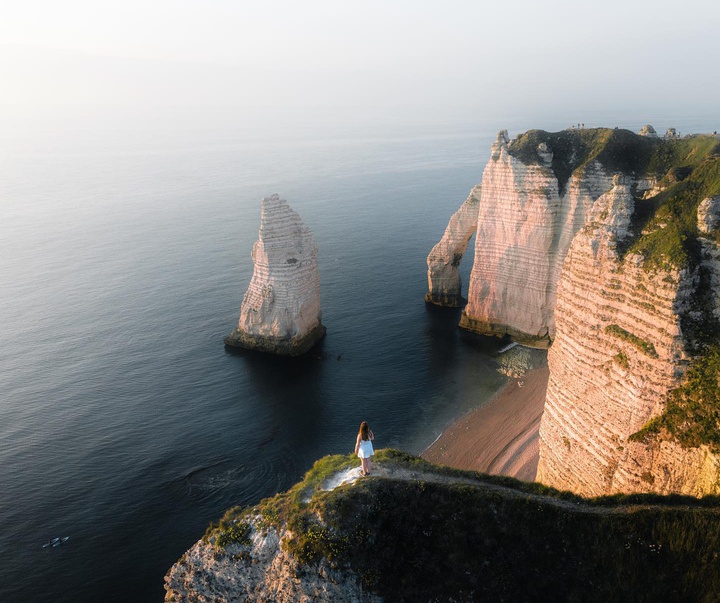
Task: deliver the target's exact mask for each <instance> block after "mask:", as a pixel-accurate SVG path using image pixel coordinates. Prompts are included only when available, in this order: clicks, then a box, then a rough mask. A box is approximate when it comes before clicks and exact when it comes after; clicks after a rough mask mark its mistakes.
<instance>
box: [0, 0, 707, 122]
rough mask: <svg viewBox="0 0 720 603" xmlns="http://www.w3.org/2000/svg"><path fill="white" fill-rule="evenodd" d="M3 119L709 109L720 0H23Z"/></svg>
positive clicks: (1, 29) (0, 30) (9, 21)
mask: <svg viewBox="0 0 720 603" xmlns="http://www.w3.org/2000/svg"><path fill="white" fill-rule="evenodd" d="M0 15H1V18H0V82H2V85H1V87H0V108H2V110H3V113H4V114H5V116H7V115H15V114H16V115H18V116H21V115H31V114H33V113H34V112H38V113H49V114H53V113H56V112H60V113H61V112H63V111H83V110H88V111H90V110H94V111H102V110H105V109H106V108H113V107H130V108H137V109H142V110H148V111H164V110H171V109H172V108H193V109H197V110H201V109H203V108H204V109H207V108H224V109H230V110H233V111H236V112H246V113H247V115H254V114H256V113H257V114H258V115H264V114H265V113H266V112H268V111H270V112H272V111H286V112H290V113H295V114H302V113H303V112H306V111H307V112H319V113H322V112H324V111H327V112H333V111H339V112H346V113H347V112H349V113H356V114H357V115H359V116H361V115H362V114H363V113H365V112H367V113H368V114H371V113H373V112H374V111H383V110H386V109H387V110H390V111H395V112H396V113H397V114H403V115H406V114H407V115H418V116H425V117H429V116H432V115H433V114H434V113H436V112H437V113H438V114H443V115H458V116H462V117H465V116H468V117H469V116H472V115H486V114H508V113H513V112H527V113H529V114H531V113H534V112H539V113H542V112H551V111H559V112H562V111H570V112H573V114H578V113H579V114H582V113H583V112H593V111H594V112H597V111H603V110H607V111H615V112H622V111H632V112H635V113H637V112H639V111H640V112H641V111H646V112H647V113H649V114H655V115H657V114H672V113H673V112H677V113H682V114H690V115H692V114H693V113H696V112H701V113H702V112H704V113H705V114H710V115H712V114H715V113H717V107H718V104H719V103H718V99H719V98H720V77H718V68H717V65H718V63H719V62H720V2H717V1H715V0H684V1H683V2H677V1H673V2H667V1H664V0H660V1H653V2H651V1H646V0H642V1H633V0H625V1H618V0H604V1H602V2H592V3H589V2H583V1H582V0H575V1H545V2H544V1H542V0H534V1H533V0H519V1H515V2H512V1H501V0H497V1H495V2H485V1H482V0H474V1H472V0H442V1H439V0H438V1H434V2H431V1H423V0H395V1H393V0H385V1H376V0H362V1H356V0H332V1H329V0H327V1H326V0H304V1H299V0H262V1H255V0H249V1H243V0H233V1H230V0H204V1H200V0H197V1H194V2H190V1H187V0H172V1H170V0H143V1H141V2H140V1H137V0H122V1H121V2H116V1H104V0H62V1H58V0H53V1H35V0H23V1H22V2H20V1H15V2H11V1H9V0H5V1H4V2H3V8H2V11H0Z"/></svg>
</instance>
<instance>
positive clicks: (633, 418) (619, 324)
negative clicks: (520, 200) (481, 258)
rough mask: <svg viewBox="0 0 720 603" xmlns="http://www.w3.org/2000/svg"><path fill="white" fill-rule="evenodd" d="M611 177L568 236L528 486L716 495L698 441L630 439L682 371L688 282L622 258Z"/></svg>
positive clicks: (621, 202) (624, 227) (714, 463)
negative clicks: (585, 219) (584, 220)
mask: <svg viewBox="0 0 720 603" xmlns="http://www.w3.org/2000/svg"><path fill="white" fill-rule="evenodd" d="M628 184H629V181H628V180H627V179H623V178H619V177H616V179H615V185H614V187H613V189H612V190H611V191H609V192H608V193H606V194H605V195H603V196H602V197H600V198H599V199H598V200H597V202H596V203H595V206H594V208H593V210H592V212H591V215H590V218H589V223H588V225H587V226H585V227H584V228H583V229H582V230H581V231H580V232H579V233H578V234H577V236H576V237H575V239H574V240H573V243H572V245H571V247H570V250H569V252H568V254H567V257H566V258H565V262H564V265H563V269H562V273H561V276H560V281H559V284H558V290H557V306H556V309H555V320H556V324H557V337H556V339H555V341H554V343H553V345H552V347H551V348H550V351H549V354H548V365H549V368H550V380H549V383H548V390H547V398H546V401H545V409H544V413H543V417H542V420H541V424H540V461H539V465H538V473H537V480H538V481H541V482H543V483H546V484H548V485H552V486H554V487H556V488H559V489H565V490H572V491H574V492H577V493H579V494H583V495H586V496H599V495H604V494H612V493H617V492H659V493H670V492H681V493H686V494H694V495H701V494H707V493H715V492H716V491H717V471H718V468H719V465H718V459H717V457H716V456H715V455H713V454H711V453H710V452H709V450H708V448H707V447H706V446H701V447H699V448H682V447H681V446H680V445H679V444H676V443H674V442H669V441H660V442H655V443H653V444H651V445H646V444H643V443H638V442H634V441H630V440H629V439H628V438H629V436H630V435H631V434H633V433H635V432H637V431H639V430H640V429H641V428H642V427H643V426H644V425H645V424H646V423H647V422H648V420H650V419H651V418H652V417H654V416H657V415H658V414H660V412H661V410H662V404H663V401H664V399H665V396H666V394H667V392H668V391H669V390H670V389H672V388H673V387H676V386H678V385H679V384H680V382H681V380H682V377H683V375H684V371H685V368H686V365H687V362H686V357H685V353H684V348H685V341H684V339H683V333H682V329H681V325H680V317H679V315H680V314H681V313H682V312H684V311H687V310H688V307H686V306H687V304H688V303H689V299H690V296H691V293H692V290H693V288H694V286H695V284H696V283H695V279H694V275H693V274H691V273H689V272H687V271H678V270H673V269H667V270H653V271H647V270H644V269H643V258H642V257H641V256H633V255H630V256H627V257H625V258H624V261H621V257H620V254H619V247H620V245H621V244H622V242H623V240H624V239H625V238H626V237H627V236H628V235H630V234H631V233H630V231H629V225H630V219H631V216H632V213H633V205H634V199H633V196H632V194H631V190H630V186H629V185H628Z"/></svg>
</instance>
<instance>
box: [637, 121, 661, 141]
mask: <svg viewBox="0 0 720 603" xmlns="http://www.w3.org/2000/svg"><path fill="white" fill-rule="evenodd" d="M638 135H639V136H647V137H648V138H657V137H658V135H657V132H656V131H655V128H653V127H652V126H651V125H650V124H647V125H645V126H643V127H642V128H640V131H639V132H638Z"/></svg>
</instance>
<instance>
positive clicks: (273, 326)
mask: <svg viewBox="0 0 720 603" xmlns="http://www.w3.org/2000/svg"><path fill="white" fill-rule="evenodd" d="M252 259H253V263H254V270H253V276H252V279H251V281H250V286H249V287H248V290H247V291H246V292H245V296H244V297H243V301H242V306H241V308H240V321H239V322H238V326H237V328H236V329H235V330H234V331H233V332H232V333H231V334H230V335H228V336H227V337H226V338H225V345H228V346H233V347H243V348H248V349H253V350H258V351H261V352H270V353H273V354H278V355H281V356H299V355H301V354H304V353H305V352H307V351H308V350H310V348H312V347H313V346H314V345H315V344H316V343H317V342H318V341H320V340H321V339H322V338H323V337H324V336H325V327H324V326H323V324H322V321H321V317H322V312H321V310H320V273H319V271H318V262H317V245H316V244H315V240H314V238H313V236H312V233H311V232H310V229H309V228H308V227H307V226H305V224H304V223H303V221H302V220H301V219H300V216H298V215H297V214H296V213H295V212H294V211H293V210H292V209H291V208H290V206H289V205H288V204H287V201H285V200H284V199H281V198H280V197H279V196H278V195H272V196H270V197H265V198H263V200H262V211H261V215H260V231H259V236H258V240H257V242H256V243H255V245H254V246H253V250H252Z"/></svg>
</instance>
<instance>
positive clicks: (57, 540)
mask: <svg viewBox="0 0 720 603" xmlns="http://www.w3.org/2000/svg"><path fill="white" fill-rule="evenodd" d="M68 540H70V536H63V537H62V538H60V537H59V536H58V537H57V538H53V539H52V540H48V541H47V542H46V543H45V544H43V545H42V548H44V549H46V548H48V547H52V548H55V547H56V546H60V545H61V544H65V543H66V542H67V541H68Z"/></svg>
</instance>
